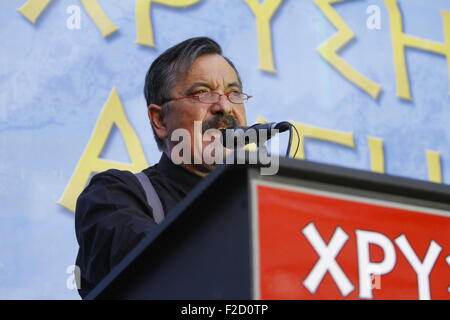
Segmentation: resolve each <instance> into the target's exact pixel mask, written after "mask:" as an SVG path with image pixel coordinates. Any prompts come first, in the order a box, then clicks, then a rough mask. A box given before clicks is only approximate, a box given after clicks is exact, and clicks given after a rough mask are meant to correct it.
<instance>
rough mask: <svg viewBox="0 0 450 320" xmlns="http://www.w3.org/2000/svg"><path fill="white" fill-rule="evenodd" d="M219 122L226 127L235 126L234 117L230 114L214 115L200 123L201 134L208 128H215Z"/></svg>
mask: <svg viewBox="0 0 450 320" xmlns="http://www.w3.org/2000/svg"><path fill="white" fill-rule="evenodd" d="M220 123H222V124H224V125H225V126H226V127H227V128H230V127H236V126H237V120H236V118H235V117H233V116H232V115H230V114H226V115H221V116H215V117H214V118H212V119H210V120H208V121H205V122H203V123H202V134H203V133H205V131H206V130H208V129H212V128H216V127H217V126H218V125H219V124H220Z"/></svg>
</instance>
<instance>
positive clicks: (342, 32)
mask: <svg viewBox="0 0 450 320" xmlns="http://www.w3.org/2000/svg"><path fill="white" fill-rule="evenodd" d="M343 1H347V0H314V3H315V4H316V5H317V6H318V7H319V8H320V10H322V12H323V13H324V15H325V16H326V17H327V19H328V20H329V21H330V22H331V23H332V24H333V25H334V27H335V28H336V29H337V30H338V31H339V32H338V33H337V34H336V35H335V36H334V37H332V38H331V39H329V40H327V41H326V42H325V43H324V44H322V45H321V46H320V47H319V48H317V51H318V52H319V54H320V56H321V57H322V58H323V59H324V60H325V61H327V62H328V63H329V64H331V65H332V66H333V67H334V68H335V69H336V70H338V71H339V72H340V73H341V74H342V75H343V76H344V77H345V78H347V79H348V80H349V81H350V82H352V83H353V84H354V85H356V86H358V87H359V88H361V89H362V90H364V91H365V92H366V93H368V94H369V95H370V96H371V97H372V98H373V99H377V98H378V96H379V94H380V91H381V85H379V84H378V83H376V82H374V81H372V80H370V79H369V78H367V77H365V76H363V75H362V74H361V73H359V72H358V71H356V70H355V69H354V68H353V67H352V66H350V65H349V64H348V63H347V62H346V61H345V60H344V59H342V58H341V57H340V56H339V55H338V54H337V52H338V51H339V50H340V49H342V48H343V47H344V46H345V45H346V44H347V43H349V42H350V41H351V40H352V39H353V38H354V36H355V35H354V33H353V31H352V30H351V29H350V28H349V27H348V26H347V24H346V23H345V21H344V20H343V19H342V18H341V16H340V15H339V14H338V13H337V12H336V11H335V10H334V9H333V7H332V6H331V4H332V3H336V2H343Z"/></svg>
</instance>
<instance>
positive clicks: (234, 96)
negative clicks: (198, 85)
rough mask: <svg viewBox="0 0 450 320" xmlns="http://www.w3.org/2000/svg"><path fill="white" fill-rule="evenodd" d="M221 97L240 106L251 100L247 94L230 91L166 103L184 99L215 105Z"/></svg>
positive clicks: (194, 95)
mask: <svg viewBox="0 0 450 320" xmlns="http://www.w3.org/2000/svg"><path fill="white" fill-rule="evenodd" d="M222 96H226V97H227V98H228V101H230V102H231V103H236V104H241V103H244V102H247V101H248V99H250V98H252V96H249V95H248V94H245V93H241V92H237V91H231V92H228V93H224V94H220V93H217V92H212V91H208V92H202V93H198V94H193V95H190V96H185V97H179V98H174V99H170V100H167V101H166V102H170V101H174V100H180V99H186V98H192V99H195V100H198V101H199V102H202V103H217V102H219V101H220V98H221V97H222Z"/></svg>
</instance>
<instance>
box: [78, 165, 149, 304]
mask: <svg viewBox="0 0 450 320" xmlns="http://www.w3.org/2000/svg"><path fill="white" fill-rule="evenodd" d="M151 210H152V209H151V207H150V206H149V205H148V204H147V202H146V198H145V193H144V191H143V189H142V187H141V186H140V184H139V182H138V180H137V179H136V178H135V177H134V175H133V174H132V173H131V172H128V171H119V170H108V171H105V172H102V173H99V174H97V175H95V176H94V177H93V178H92V179H91V181H90V183H89V185H88V186H87V187H86V188H85V189H84V191H83V192H82V193H81V194H80V196H79V197H78V200H77V204H76V212H75V230H76V236H77V240H78V244H79V246H80V248H79V251H78V256H77V262H76V264H77V266H78V267H79V268H80V273H81V288H80V289H79V293H80V295H81V297H84V296H85V295H86V294H88V293H89V292H90V291H91V290H92V289H93V288H94V287H95V285H97V284H98V282H100V280H102V279H103V277H105V276H106V275H107V274H108V273H109V272H110V271H111V269H112V268H113V267H114V266H115V265H117V264H118V263H119V262H120V261H121V260H122V259H123V258H124V257H125V255H126V254H127V253H129V252H130V251H131V249H133V247H135V246H136V245H137V244H138V243H139V242H140V241H141V240H142V239H143V238H144V237H145V236H147V235H148V234H149V233H151V232H152V231H153V230H155V229H156V227H157V224H156V223H155V221H154V220H153V216H152V211H151Z"/></svg>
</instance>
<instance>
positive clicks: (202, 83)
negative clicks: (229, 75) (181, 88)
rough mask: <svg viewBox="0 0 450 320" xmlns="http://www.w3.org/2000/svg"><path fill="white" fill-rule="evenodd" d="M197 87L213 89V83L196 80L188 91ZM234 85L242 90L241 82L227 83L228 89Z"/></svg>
mask: <svg viewBox="0 0 450 320" xmlns="http://www.w3.org/2000/svg"><path fill="white" fill-rule="evenodd" d="M196 87H206V88H208V89H212V87H211V85H210V84H208V83H206V82H195V83H194V84H192V85H191V86H190V87H189V88H188V90H187V91H186V92H187V93H190V92H191V91H192V90H194V89H195V88H196ZM232 87H237V88H239V89H240V90H242V87H241V86H240V84H239V82H231V83H229V84H228V85H227V89H228V88H232Z"/></svg>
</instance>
